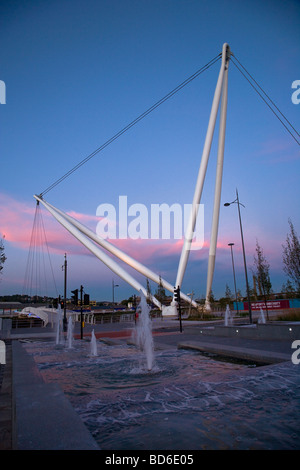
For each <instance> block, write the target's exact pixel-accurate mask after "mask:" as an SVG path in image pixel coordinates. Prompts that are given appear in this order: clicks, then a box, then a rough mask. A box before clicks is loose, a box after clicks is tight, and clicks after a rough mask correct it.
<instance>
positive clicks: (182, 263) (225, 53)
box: [175, 43, 230, 287]
mask: <svg viewBox="0 0 300 470" xmlns="http://www.w3.org/2000/svg"><path fill="white" fill-rule="evenodd" d="M229 56H230V48H229V45H228V44H227V43H225V44H223V49H222V63H221V68H220V72H219V77H218V81H217V85H216V89H215V94H214V98H213V103H212V108H211V113H210V118H209V122H208V127H207V132H206V138H205V143H204V148H203V153H202V158H201V163H200V168H199V173H198V178H197V182H196V188H195V193H194V199H193V204H192V210H191V213H190V218H189V223H188V226H187V230H186V233H185V238H184V243H183V247H182V252H181V257H180V260H179V265H178V271H177V278H176V284H175V285H176V287H177V286H179V287H181V284H182V280H183V276H184V273H185V270H186V265H187V262H188V257H189V253H190V248H191V243H192V240H193V236H194V230H195V224H196V219H197V213H198V208H199V204H200V199H201V195H202V190H203V185H204V180H205V175H206V169H207V164H208V159H209V154H210V149H211V144H212V139H213V134H214V129H215V124H216V119H217V114H218V108H219V103H220V97H221V92H222V85H223V79H224V75H225V70H227V69H228V61H229ZM224 126H225V123H224Z"/></svg>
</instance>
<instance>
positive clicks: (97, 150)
mask: <svg viewBox="0 0 300 470" xmlns="http://www.w3.org/2000/svg"><path fill="white" fill-rule="evenodd" d="M221 56H222V54H221V53H220V54H218V55H217V56H216V57H214V58H213V59H211V60H210V61H209V62H208V63H207V64H206V65H204V66H203V67H201V69H199V70H197V72H195V73H194V74H193V75H191V76H190V77H189V78H187V79H186V80H184V81H183V82H182V83H181V84H180V85H178V86H177V87H176V88H174V89H173V90H172V91H170V92H169V93H168V94H167V95H165V96H164V97H163V98H161V99H160V100H159V101H157V102H156V103H155V104H154V105H152V106H151V107H150V108H148V109H147V110H146V111H144V112H143V113H142V114H140V115H139V116H138V117H137V118H136V119H134V120H133V121H131V123H130V124H128V125H127V126H125V127H124V128H123V129H121V130H120V131H119V132H117V133H116V134H115V135H114V136H113V137H111V138H110V139H109V140H107V141H106V142H105V143H104V144H102V145H101V146H100V147H99V148H97V149H96V150H94V151H93V152H92V153H91V154H89V155H88V156H87V157H86V158H84V159H83V160H81V161H80V162H79V163H78V164H77V165H75V166H74V167H73V168H71V169H70V170H69V171H68V172H67V173H65V174H64V175H63V176H61V177H60V178H59V179H58V180H56V181H55V182H54V183H52V184H51V185H50V186H48V188H46V189H45V190H44V191H42V192H41V193H40V197H43V196H44V195H45V194H46V193H48V192H49V191H50V190H51V189H53V188H54V187H55V186H57V185H58V184H59V183H61V182H62V181H64V180H65V179H66V178H68V176H70V175H71V174H72V173H74V172H75V171H76V170H78V168H80V167H81V166H82V165H84V164H85V163H87V162H88V161H89V160H90V159H91V158H93V157H94V156H95V155H97V154H98V153H99V152H101V151H102V150H103V149H105V148H106V147H107V146H108V145H109V144H111V143H112V142H114V141H115V140H116V139H117V138H118V137H120V136H121V135H122V134H124V133H125V132H126V131H128V130H129V129H130V128H131V127H133V126H134V125H135V124H137V123H138V122H139V121H141V120H142V119H143V118H144V117H146V116H147V115H148V114H150V113H151V112H152V111H154V110H155V109H156V108H158V107H159V106H160V105H161V104H163V103H164V102H165V101H167V100H168V99H169V98H171V97H172V96H173V95H175V93H177V92H178V91H180V90H181V89H182V88H184V87H185V86H186V85H188V83H190V82H191V81H193V80H194V79H195V78H197V77H198V76H199V75H201V74H202V73H203V72H204V71H205V70H207V69H208V68H209V67H211V66H212V65H214V64H215V63H216V62H217V61H218V60H219V59H220V58H221Z"/></svg>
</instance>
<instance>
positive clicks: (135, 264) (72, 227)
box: [34, 195, 198, 308]
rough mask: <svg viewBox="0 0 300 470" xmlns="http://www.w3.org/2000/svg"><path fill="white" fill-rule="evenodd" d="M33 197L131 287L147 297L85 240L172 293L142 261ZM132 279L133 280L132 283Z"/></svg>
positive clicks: (166, 282)
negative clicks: (100, 247)
mask: <svg viewBox="0 0 300 470" xmlns="http://www.w3.org/2000/svg"><path fill="white" fill-rule="evenodd" d="M34 197H35V199H36V200H37V201H39V202H41V204H43V206H44V207H45V208H46V209H47V210H48V211H49V212H50V213H51V214H52V215H53V217H54V218H55V219H56V220H57V221H58V222H60V223H61V224H62V225H63V226H64V227H65V228H66V229H67V230H68V231H69V232H70V233H71V234H72V235H74V236H75V238H77V239H78V240H79V241H80V242H81V243H82V244H83V245H85V246H86V247H87V248H88V249H90V248H91V247H92V248H93V251H92V250H90V251H92V252H93V253H94V254H95V256H97V257H98V258H99V259H100V260H101V261H103V263H105V264H106V265H107V266H108V267H109V268H110V269H111V270H112V271H113V272H114V273H115V274H117V275H119V276H120V277H121V278H122V279H124V280H125V281H126V282H128V283H129V284H130V285H132V287H134V288H135V289H136V288H137V287H138V289H137V290H138V291H140V290H142V291H143V293H144V294H145V296H146V297H147V292H146V290H145V288H144V287H142V286H141V284H139V283H138V281H135V280H134V279H133V278H132V276H130V275H129V274H128V273H127V272H126V271H124V270H123V269H122V268H121V267H120V266H119V265H118V264H116V263H115V262H114V261H113V260H112V259H111V258H110V257H108V256H107V255H106V254H105V253H103V251H100V250H99V248H97V247H96V246H95V245H94V244H90V243H88V245H86V241H87V240H88V241H89V239H91V240H93V241H94V242H95V243H97V244H98V245H100V246H102V248H104V249H105V250H107V251H108V252H110V253H111V254H113V255H114V256H116V257H117V258H119V259H120V260H121V261H124V262H125V263H126V264H128V265H129V266H131V267H132V268H133V269H135V270H136V271H138V272H139V273H141V274H143V275H144V276H146V277H147V278H148V279H150V280H152V281H154V282H156V283H157V284H160V283H161V284H162V286H163V287H164V288H165V289H167V290H168V291H170V292H172V293H173V292H174V286H172V284H170V283H169V282H168V281H166V280H165V279H163V278H161V277H160V276H158V275H157V274H156V273H154V272H153V271H151V270H150V269H149V268H147V267H146V266H144V265H143V264H142V263H140V262H139V261H137V260H135V259H134V258H132V257H131V256H129V255H128V254H126V253H124V252H123V251H122V250H120V249H119V248H117V247H116V246H114V245H112V244H111V243H109V242H108V241H107V240H105V239H104V238H101V237H99V236H98V235H96V234H95V233H94V232H93V231H92V230H90V229H89V228H87V227H85V226H84V225H83V224H81V223H80V222H78V221H77V220H76V219H74V218H73V217H71V216H70V215H68V214H66V213H65V212H63V211H61V210H60V209H57V208H56V207H54V206H53V205H52V204H50V203H49V202H46V201H45V200H44V199H43V198H41V197H39V196H37V195H35V196H34ZM94 251H95V252H94ZM96 253H97V254H96ZM133 280H134V281H135V282H134V284H132V281H133ZM181 298H182V299H183V300H186V301H187V302H189V303H192V305H193V306H194V307H196V308H197V307H198V304H197V303H196V302H195V301H192V302H191V299H190V297H188V296H187V295H186V294H184V293H183V292H182V293H181ZM154 299H155V300H154ZM152 300H153V302H154V303H155V304H156V305H157V306H158V307H159V308H161V307H162V306H161V304H160V302H158V300H157V299H156V298H155V297H153V299H152Z"/></svg>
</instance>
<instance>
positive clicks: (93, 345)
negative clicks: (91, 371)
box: [91, 330, 98, 356]
mask: <svg viewBox="0 0 300 470" xmlns="http://www.w3.org/2000/svg"><path fill="white" fill-rule="evenodd" d="M91 356H98V351H97V341H96V336H95V332H94V330H93V331H92V336H91Z"/></svg>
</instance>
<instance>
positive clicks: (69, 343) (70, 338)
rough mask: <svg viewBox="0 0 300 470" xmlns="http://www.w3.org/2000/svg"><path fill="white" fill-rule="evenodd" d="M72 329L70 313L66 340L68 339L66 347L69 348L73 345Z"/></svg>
mask: <svg viewBox="0 0 300 470" xmlns="http://www.w3.org/2000/svg"><path fill="white" fill-rule="evenodd" d="M73 331H74V324H73V318H72V315H70V316H69V318H68V330H67V341H68V348H69V349H71V348H72V347H73Z"/></svg>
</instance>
